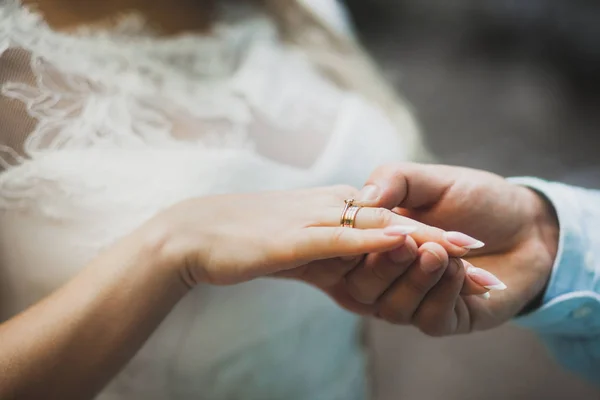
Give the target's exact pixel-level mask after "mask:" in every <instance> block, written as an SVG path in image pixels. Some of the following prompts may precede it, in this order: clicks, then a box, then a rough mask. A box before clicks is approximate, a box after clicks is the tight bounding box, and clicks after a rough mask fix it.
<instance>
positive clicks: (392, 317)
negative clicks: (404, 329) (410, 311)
mask: <svg viewBox="0 0 600 400" xmlns="http://www.w3.org/2000/svg"><path fill="white" fill-rule="evenodd" d="M378 316H379V318H381V319H383V320H384V321H386V322H388V323H390V324H393V325H410V323H411V316H410V315H407V313H405V312H403V310H402V309H398V308H396V307H390V306H386V305H384V306H382V307H380V309H379V312H378Z"/></svg>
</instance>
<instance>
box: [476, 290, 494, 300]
mask: <svg viewBox="0 0 600 400" xmlns="http://www.w3.org/2000/svg"><path fill="white" fill-rule="evenodd" d="M477 297H479V298H482V299H484V300H489V299H490V298H491V297H492V295H491V294H490V292H485V293H483V294H478V295H477Z"/></svg>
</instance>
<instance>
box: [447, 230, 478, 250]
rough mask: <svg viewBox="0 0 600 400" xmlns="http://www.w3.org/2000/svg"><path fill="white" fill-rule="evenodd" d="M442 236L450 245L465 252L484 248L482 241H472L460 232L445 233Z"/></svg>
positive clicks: (472, 239)
mask: <svg viewBox="0 0 600 400" xmlns="http://www.w3.org/2000/svg"><path fill="white" fill-rule="evenodd" d="M444 236H446V240H447V241H449V242H450V243H452V244H454V245H456V246H460V247H462V248H464V249H467V250H475V249H480V248H482V247H483V246H485V243H483V242H482V241H480V240H477V239H474V238H472V237H471V236H469V235H465V234H464V233H461V232H446V233H445V234H444Z"/></svg>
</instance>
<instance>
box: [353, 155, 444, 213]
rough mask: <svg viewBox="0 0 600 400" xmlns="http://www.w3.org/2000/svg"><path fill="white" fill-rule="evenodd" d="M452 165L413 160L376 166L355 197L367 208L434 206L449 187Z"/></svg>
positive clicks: (358, 202)
mask: <svg viewBox="0 0 600 400" xmlns="http://www.w3.org/2000/svg"><path fill="white" fill-rule="evenodd" d="M453 175H454V171H453V168H452V167H448V166H443V165H425V164H416V163H402V164H389V165H385V166H383V167H379V168H377V169H376V170H375V171H374V172H373V174H371V176H370V177H369V179H368V180H367V183H366V184H365V187H364V188H363V189H362V191H361V192H360V194H359V196H358V198H357V204H359V205H361V206H368V207H384V208H388V209H392V208H395V207H402V208H407V209H416V208H422V207H429V206H433V205H435V204H436V203H437V202H438V201H439V200H441V198H442V197H443V195H444V193H446V191H447V190H448V188H450V186H452V184H453V182H454V180H453V179H452V176H453Z"/></svg>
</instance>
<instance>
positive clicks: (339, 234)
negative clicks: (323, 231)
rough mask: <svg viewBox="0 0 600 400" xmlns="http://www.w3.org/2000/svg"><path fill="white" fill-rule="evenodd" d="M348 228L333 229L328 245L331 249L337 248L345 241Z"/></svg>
mask: <svg viewBox="0 0 600 400" xmlns="http://www.w3.org/2000/svg"><path fill="white" fill-rule="evenodd" d="M348 231H349V230H348V228H342V227H338V228H335V229H334V230H333V232H332V234H331V238H330V243H331V245H332V246H333V247H337V246H339V245H340V244H342V243H344V242H346V241H347V236H348Z"/></svg>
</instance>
